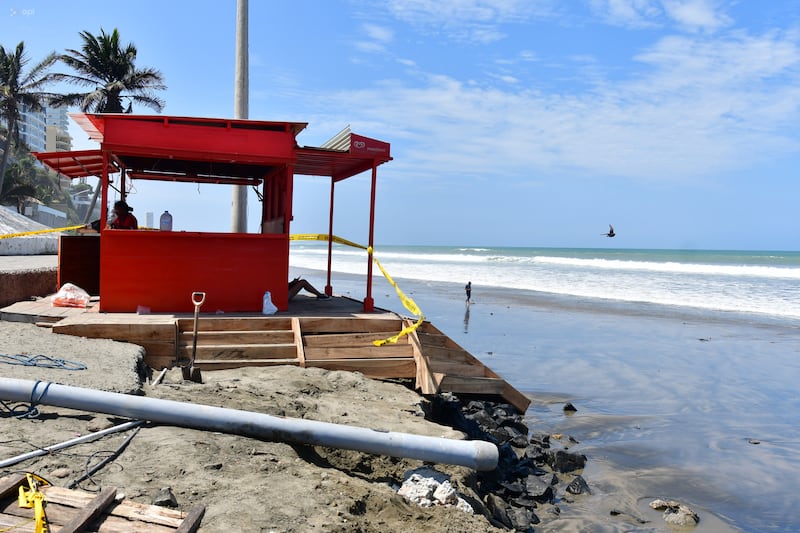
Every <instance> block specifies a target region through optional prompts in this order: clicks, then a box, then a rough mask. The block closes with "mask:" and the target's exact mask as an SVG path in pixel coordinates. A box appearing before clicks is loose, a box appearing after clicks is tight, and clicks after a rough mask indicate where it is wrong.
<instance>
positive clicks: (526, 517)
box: [506, 507, 539, 532]
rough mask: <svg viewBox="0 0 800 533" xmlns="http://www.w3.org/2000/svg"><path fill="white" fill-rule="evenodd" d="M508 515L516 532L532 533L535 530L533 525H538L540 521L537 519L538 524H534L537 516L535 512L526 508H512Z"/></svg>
mask: <svg viewBox="0 0 800 533" xmlns="http://www.w3.org/2000/svg"><path fill="white" fill-rule="evenodd" d="M506 514H507V515H508V518H509V520H510V521H511V527H513V528H514V531H531V532H532V531H533V529H532V528H531V524H534V523H537V522H538V520H539V519H538V518H536V521H537V522H534V521H533V519H534V517H536V515H535V514H534V512H533V511H531V510H530V509H526V508H524V507H511V508H509V509H508V511H507V513H506Z"/></svg>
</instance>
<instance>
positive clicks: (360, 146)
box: [353, 141, 367, 150]
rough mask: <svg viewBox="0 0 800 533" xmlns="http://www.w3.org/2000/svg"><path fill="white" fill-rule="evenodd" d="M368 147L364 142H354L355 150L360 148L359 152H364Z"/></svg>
mask: <svg viewBox="0 0 800 533" xmlns="http://www.w3.org/2000/svg"><path fill="white" fill-rule="evenodd" d="M366 147H367V143H365V142H364V141H353V148H358V149H359V150H363V149H364V148H366Z"/></svg>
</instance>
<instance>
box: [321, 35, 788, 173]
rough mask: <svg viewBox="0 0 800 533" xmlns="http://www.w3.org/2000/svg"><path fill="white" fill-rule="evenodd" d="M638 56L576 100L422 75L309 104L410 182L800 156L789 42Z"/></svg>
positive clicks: (727, 43) (688, 42)
mask: <svg viewBox="0 0 800 533" xmlns="http://www.w3.org/2000/svg"><path fill="white" fill-rule="evenodd" d="M637 59H638V60H639V61H640V62H642V63H643V64H644V65H647V66H648V69H640V72H639V73H637V74H635V75H633V76H632V77H630V78H629V79H628V80H626V81H622V82H616V83H610V82H608V81H607V80H602V79H600V80H598V82H597V83H595V84H594V85H593V86H591V87H590V88H589V89H588V90H585V91H583V92H577V93H574V94H569V93H550V94H542V93H538V92H535V91H532V90H528V89H519V88H515V89H512V90H508V89H507V85H506V84H505V83H506V82H508V81H513V80H503V84H502V85H499V86H498V87H499V88H493V87H490V86H487V85H486V84H482V85H471V84H468V83H463V82H461V81H459V80H456V79H454V78H452V77H448V76H441V75H431V76H428V77H427V78H425V80H424V82H423V83H421V84H420V85H419V86H416V87H414V86H411V85H409V82H407V81H406V82H400V81H391V82H389V81H387V82H383V83H381V84H379V85H377V86H373V87H371V88H368V89H364V90H360V91H357V92H355V93H352V92H347V93H339V94H333V95H330V94H327V95H321V96H319V97H318V98H317V101H318V103H319V105H320V106H321V108H326V107H327V108H329V109H339V110H340V111H341V112H343V113H345V114H347V115H348V116H350V118H351V123H352V124H353V128H354V130H356V131H359V130H361V129H362V128H364V129H365V130H366V131H376V132H380V135H381V136H383V137H385V138H387V139H392V140H393V141H394V142H395V143H396V144H395V150H393V152H394V153H395V155H397V152H396V149H397V148H398V147H402V148H401V149H402V151H403V152H402V156H401V157H397V159H396V161H395V162H394V163H393V164H392V165H391V169H390V170H387V172H390V173H391V174H392V175H397V176H402V175H414V176H415V179H421V178H422V177H424V176H425V175H429V176H431V177H433V176H435V177H436V178H437V179H440V180H441V179H445V178H447V177H448V176H449V177H450V178H452V179H454V180H458V179H463V178H464V177H466V176H470V177H475V178H477V179H483V178H484V177H486V176H497V177H498V178H497V179H503V180H525V179H528V176H530V175H542V174H552V175H583V176H597V177H604V176H621V177H627V178H632V179H641V180H666V181H675V180H689V179H702V178H703V177H705V176H709V175H713V174H719V173H724V172H726V171H731V170H733V169H741V168H744V167H746V166H748V165H750V164H753V163H754V162H757V161H760V160H763V159H768V158H770V157H773V156H780V155H782V154H786V153H791V152H793V151H794V152H796V151H797V150H798V149H800V146H798V142H797V135H796V134H797V131H796V126H795V124H796V123H797V121H798V118H800V109H799V108H798V106H800V83H798V82H800V74H799V73H800V50H798V45H797V43H795V42H792V41H790V40H786V39H782V38H780V36H777V35H765V36H761V37H748V36H743V35H740V36H737V37H732V38H728V39H726V40H716V41H710V40H706V39H694V40H693V39H689V38H676V37H673V38H667V39H663V40H661V41H659V42H658V43H657V44H656V45H654V46H653V47H652V48H651V49H650V50H648V51H646V52H644V53H642V54H640V55H639V56H638V57H637ZM776 80H777V81H778V83H773V82H774V81H776ZM354 102H357V105H354V104H353V103H354ZM365 134H368V133H365Z"/></svg>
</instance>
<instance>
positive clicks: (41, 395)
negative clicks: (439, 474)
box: [0, 378, 498, 471]
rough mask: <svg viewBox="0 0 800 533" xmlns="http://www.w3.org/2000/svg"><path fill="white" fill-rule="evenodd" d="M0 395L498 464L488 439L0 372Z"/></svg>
mask: <svg viewBox="0 0 800 533" xmlns="http://www.w3.org/2000/svg"><path fill="white" fill-rule="evenodd" d="M0 399H3V400H9V401H17V402H30V403H32V404H34V405H37V404H44V405H53V406H57V407H66V408H69V409H78V410H82V411H92V412H98V413H106V414H112V415H117V416H126V417H129V418H135V419H140V420H150V421H152V422H159V423H162V424H168V425H172V426H181V427H187V428H193V429H203V430H209V431H219V432H221V433H230V434H234V435H243V436H246V437H253V438H256V439H261V440H266V441H282V442H290V443H295V444H311V445H315V446H329V447H332V448H344V449H348V450H357V451H360V452H366V453H372V454H378V455H390V456H393V457H407V458H410V459H419V460H421V461H429V462H433V463H445V464H454V465H461V466H466V467H469V468H472V469H474V470H478V471H486V470H494V468H495V467H496V466H497V461H498V451H497V447H496V446H495V445H494V444H492V443H490V442H485V441H477V440H473V441H465V440H455V439H445V438H440V437H427V436H422V435H411V434H409V433H396V432H393V431H379V430H373V429H367V428H360V427H354V426H343V425H340V424H333V423H328V422H317V421H314V420H301V419H293V418H286V417H277V416H272V415H267V414H264V413H254V412H251V411H240V410H238V409H228V408H225V407H214V406H210V405H201V404H193V403H186V402H176V401H172V400H162V399H158V398H146V397H143V396H131V395H128V394H119V393H114V392H105V391H99V390H94V389H85V388H80V387H70V386H67V385H58V384H56V383H48V382H42V381H31V380H26V379H12V378H0Z"/></svg>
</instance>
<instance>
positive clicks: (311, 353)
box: [305, 344, 414, 360]
mask: <svg viewBox="0 0 800 533" xmlns="http://www.w3.org/2000/svg"><path fill="white" fill-rule="evenodd" d="M305 354H306V359H307V360H310V359H385V358H387V357H413V356H414V351H413V350H412V348H411V346H409V345H408V344H385V345H383V346H348V347H342V348H330V347H326V346H321V347H311V346H306V349H305Z"/></svg>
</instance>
